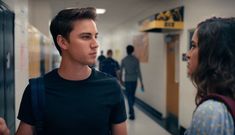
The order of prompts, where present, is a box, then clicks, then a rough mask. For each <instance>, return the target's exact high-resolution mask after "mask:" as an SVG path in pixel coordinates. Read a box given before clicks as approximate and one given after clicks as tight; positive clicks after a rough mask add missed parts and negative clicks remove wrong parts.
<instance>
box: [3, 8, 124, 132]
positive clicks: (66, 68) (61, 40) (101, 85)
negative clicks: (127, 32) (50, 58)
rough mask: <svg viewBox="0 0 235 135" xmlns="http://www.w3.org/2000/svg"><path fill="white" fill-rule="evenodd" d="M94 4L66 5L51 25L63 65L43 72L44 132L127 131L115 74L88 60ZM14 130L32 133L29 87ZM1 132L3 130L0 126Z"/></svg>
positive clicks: (92, 55) (93, 41) (92, 52)
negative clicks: (110, 74)
mask: <svg viewBox="0 0 235 135" xmlns="http://www.w3.org/2000/svg"><path fill="white" fill-rule="evenodd" d="M95 18H96V12H95V9H94V8H81V9H65V10H62V11H60V12H59V13H58V14H57V15H56V16H55V18H54V19H53V20H52V22H51V25H50V30H51V34H52V36H53V39H54V42H55V46H56V48H57V49H58V51H59V52H60V55H61V56H62V61H61V65H60V67H59V68H58V69H55V70H53V71H51V72H49V73H48V74H46V75H45V76H44V82H45V99H46V101H45V102H46V103H45V110H44V112H45V114H44V115H45V117H44V133H45V134H47V135H76V134H80V135H111V134H112V135H127V130H126V122H125V121H126V112H125V106H124V99H123V96H122V94H121V91H120V86H119V84H118V82H117V81H116V79H114V78H113V77H110V76H108V75H106V74H103V73H101V72H99V71H96V70H95V69H91V68H89V66H88V65H91V64H94V63H95V62H96V54H97V48H98V43H97V35H98V31H97V27H96V23H95ZM18 119H20V120H21V123H20V125H19V128H18V130H17V133H16V134H17V135H33V132H34V128H35V118H34V117H33V115H32V105H31V89H30V86H27V88H26V90H25V92H24V95H23V98H22V102H21V106H20V111H19V115H18ZM0 133H1V131H0Z"/></svg>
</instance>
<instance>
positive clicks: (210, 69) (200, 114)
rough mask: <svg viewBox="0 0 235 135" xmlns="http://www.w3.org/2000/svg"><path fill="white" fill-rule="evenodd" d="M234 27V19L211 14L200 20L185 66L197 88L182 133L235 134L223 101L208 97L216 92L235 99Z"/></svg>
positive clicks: (231, 118) (229, 112) (194, 134)
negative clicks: (193, 106)
mask: <svg viewBox="0 0 235 135" xmlns="http://www.w3.org/2000/svg"><path fill="white" fill-rule="evenodd" d="M234 26H235V19H234V18H215V17H213V18H210V19H207V20H205V21H203V22H201V23H199V24H198V26H197V29H196V30H195V32H194V35H193V37H192V47H191V48H190V50H189V51H188V53H187V58H188V66H187V67H188V75H189V76H190V78H191V80H192V82H193V84H194V85H195V87H196V89H197V94H196V98H195V102H196V105H197V108H196V110H195V112H194V114H193V119H192V123H191V126H190V127H189V128H188V129H187V131H186V132H185V135H204V134H205V135H234V117H233V115H232V113H231V111H232V110H231V109H229V107H228V106H227V105H226V103H224V102H221V101H219V100H215V99H212V98H208V97H210V96H211V95H216V96H219V97H222V98H223V99H228V100H230V101H232V102H234V100H235V27H234ZM205 99H207V100H205ZM234 108H235V107H234Z"/></svg>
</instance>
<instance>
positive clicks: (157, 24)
mask: <svg viewBox="0 0 235 135" xmlns="http://www.w3.org/2000/svg"><path fill="white" fill-rule="evenodd" d="M183 12H184V7H178V8H175V9H172V10H169V11H164V12H161V13H157V14H155V15H152V16H150V17H148V18H146V19H144V20H142V21H140V22H139V25H140V31H145V32H148V31H155V32H160V31H161V30H163V29H171V30H180V29H183V27H184V17H183Z"/></svg>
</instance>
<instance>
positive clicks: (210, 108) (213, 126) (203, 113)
mask: <svg viewBox="0 0 235 135" xmlns="http://www.w3.org/2000/svg"><path fill="white" fill-rule="evenodd" d="M225 129H226V130H225ZM190 131H191V132H193V133H196V132H197V133H208V134H213V135H218V134H220V135H227V134H231V133H234V123H233V118H232V116H231V114H230V113H229V111H228V110H227V108H226V106H225V104H223V103H222V102H219V101H216V100H212V99H209V100H206V101H204V102H203V103H202V104H200V105H199V106H198V108H197V109H196V111H195V112H194V116H193V120H192V124H191V127H190Z"/></svg>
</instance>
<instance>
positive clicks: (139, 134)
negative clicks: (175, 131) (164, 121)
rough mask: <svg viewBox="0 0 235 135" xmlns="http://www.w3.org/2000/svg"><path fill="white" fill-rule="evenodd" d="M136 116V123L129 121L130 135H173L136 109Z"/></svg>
mask: <svg viewBox="0 0 235 135" xmlns="http://www.w3.org/2000/svg"><path fill="white" fill-rule="evenodd" d="M135 115H136V119H135V120H134V121H132V120H127V129H128V135H171V134H170V133H169V132H167V131H166V130H165V129H163V128H162V127H160V126H159V125H158V124H157V123H156V122H155V121H153V120H152V119H151V118H149V117H148V116H147V115H145V114H144V113H143V112H142V111H141V110H139V109H138V108H136V107H135Z"/></svg>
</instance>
